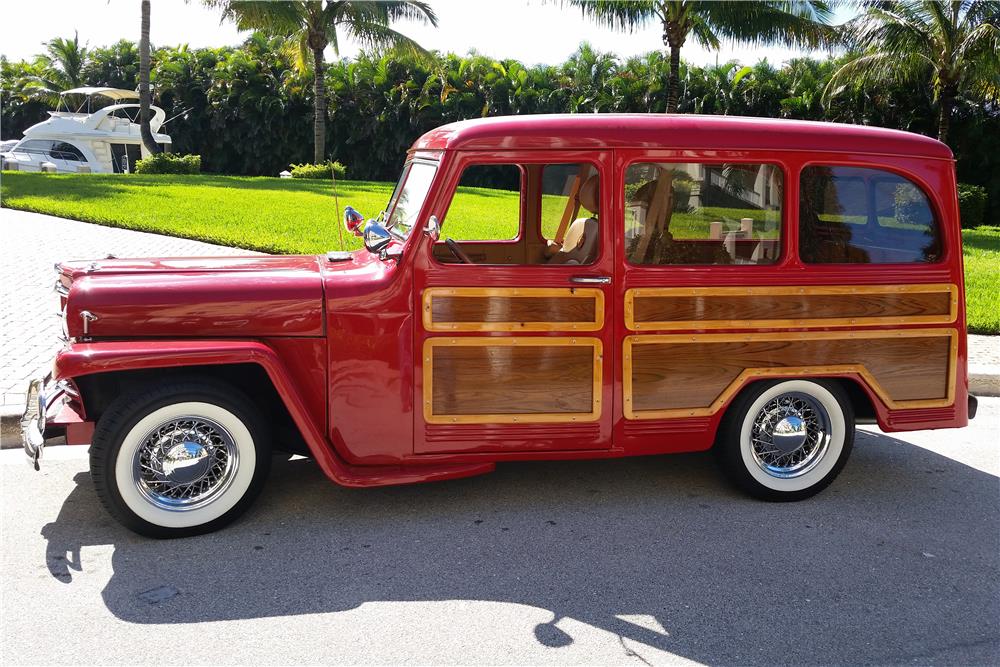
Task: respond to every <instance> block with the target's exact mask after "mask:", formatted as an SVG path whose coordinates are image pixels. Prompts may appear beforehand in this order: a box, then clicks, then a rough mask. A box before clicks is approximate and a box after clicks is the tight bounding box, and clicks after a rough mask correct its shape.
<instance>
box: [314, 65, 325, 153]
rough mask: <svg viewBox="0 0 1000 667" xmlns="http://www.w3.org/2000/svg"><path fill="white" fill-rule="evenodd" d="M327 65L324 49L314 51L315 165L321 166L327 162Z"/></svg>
mask: <svg viewBox="0 0 1000 667" xmlns="http://www.w3.org/2000/svg"><path fill="white" fill-rule="evenodd" d="M325 73H326V63H325V62H324V61H323V49H317V48H314V49H313V76H314V77H315V82H314V84H313V97H314V100H313V105H314V109H313V111H314V115H313V163H314V164H320V163H322V162H324V161H325V160H326V80H325V78H324V75H325Z"/></svg>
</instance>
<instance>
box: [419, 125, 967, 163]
mask: <svg viewBox="0 0 1000 667" xmlns="http://www.w3.org/2000/svg"><path fill="white" fill-rule="evenodd" d="M581 148H586V149H601V148H661V149H713V150H742V149H747V150H753V149H770V150H806V151H818V152H838V153H845V152H857V153H867V154H874V153H880V154H891V155H908V156H920V157H929V158H940V159H947V160H951V159H952V152H951V149H950V148H948V146H946V145H945V144H943V143H941V142H940V141H937V140H936V139H932V138H930V137H925V136H923V135H920V134H913V133H910V132H902V131H900V130H889V129H886V128H882V127H869V126H864V125H845V124H842V123H822V122H816V121H806V120H788V119H775V118H748V117H739V116H702V115H695V114H558V115H525V116H495V117H491V118H477V119H475V120H465V121H460V122H457V123H450V124H448V125H442V126H441V127H438V128H436V129H434V130H431V131H430V132H428V133H426V134H424V135H423V136H422V137H420V138H419V139H417V141H416V142H415V143H414V144H413V147H412V149H411V150H498V149H501V150H502V149H510V150H532V149H550V150H552V149H581Z"/></svg>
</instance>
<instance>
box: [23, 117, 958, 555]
mask: <svg viewBox="0 0 1000 667" xmlns="http://www.w3.org/2000/svg"><path fill="white" fill-rule="evenodd" d="M362 222H363V218H362V216H361V214H359V213H358V212H356V211H354V210H353V209H351V208H348V209H347V211H346V214H345V223H346V224H347V226H348V229H350V230H352V231H355V232H356V233H358V234H363V237H364V243H365V249H364V250H360V251H357V252H351V253H346V252H331V253H329V254H328V255H326V256H319V257H316V256H308V257H280V256H277V257H270V256H255V257H238V258H231V257H226V258H197V259H191V258H184V259H106V260H105V259H102V260H97V261H93V262H66V263H62V264H59V265H58V266H57V271H58V274H59V276H58V281H57V283H56V291H57V292H58V293H59V297H60V307H61V310H62V317H63V320H64V322H65V338H66V343H65V345H64V347H63V348H62V349H61V350H60V351H59V353H58V355H57V357H56V359H55V362H54V366H53V370H52V373H51V375H50V376H49V377H48V378H46V379H45V380H38V381H35V382H33V383H32V387H31V395H30V398H29V404H28V409H27V411H26V414H25V419H24V427H23V430H24V441H25V448H26V450H27V452H28V455H29V457H30V458H31V460H32V462H33V463H34V464H35V465H36V467H37V465H38V459H39V457H40V456H41V453H42V446H43V442H44V438H46V437H49V436H51V435H54V434H57V433H65V435H66V438H67V441H68V442H69V443H71V444H73V443H88V442H89V443H92V444H91V449H90V452H91V454H90V462H91V474H92V477H93V480H94V483H95V486H96V488H97V492H98V495H99V497H100V499H101V501H102V502H103V503H104V505H105V506H106V507H107V509H108V510H109V511H110V512H111V514H113V515H114V516H115V517H116V518H117V519H118V520H119V521H121V522H122V523H123V524H124V525H126V526H127V527H129V528H131V529H132V530H134V531H136V532H139V533H142V534H145V535H150V536H155V537H174V536H182V535H192V534H196V533H203V532H207V531H210V530H213V529H216V528H219V527H221V526H223V525H224V524H226V523H228V522H229V521H231V520H233V519H234V518H235V517H237V516H238V515H239V514H240V513H241V512H243V511H244V510H245V509H246V508H247V506H248V505H249V504H250V503H251V502H252V500H253V498H254V497H255V496H256V495H257V494H258V493H259V492H260V489H261V487H262V485H263V483H264V479H265V477H266V475H267V471H268V468H269V463H270V460H271V451H272V449H283V450H286V451H298V452H301V453H305V454H308V455H309V456H311V457H312V458H313V459H315V461H316V462H317V464H318V465H319V466H320V467H321V468H322V470H323V472H325V473H326V475H327V476H329V477H330V479H331V480H333V481H335V482H337V483H339V484H343V485H346V486H359V487H360V486H377V485H384V484H404V483H411V482H426V481H431V480H446V479H454V478H458V477H466V476H469V475H477V474H481V473H486V472H490V471H491V470H493V468H494V466H495V464H496V463H497V462H498V461H512V460H528V459H579V458H609V457H618V456H634V455H647V454H666V453H672V452H692V451H700V450H707V449H709V448H711V447H713V446H714V447H715V449H716V450H717V452H718V454H719V458H720V460H721V462H722V464H723V468H724V469H725V470H726V471H727V472H728V474H729V476H730V477H731V478H732V479H733V480H734V481H735V482H736V483H737V484H738V485H739V486H741V487H742V488H743V489H745V490H746V491H748V492H749V493H750V494H752V495H754V496H757V497H759V498H764V499H768V500H797V499H801V498H806V497H808V496H811V495H812V494H815V493H817V492H818V491H820V490H821V489H823V488H824V487H825V486H827V485H828V484H829V483H830V482H831V481H832V480H833V479H834V477H836V475H837V474H838V473H839V472H840V470H841V469H842V468H843V466H844V464H845V463H846V461H847V458H848V455H849V453H850V451H851V446H852V443H853V440H854V430H855V424H857V423H876V424H878V426H879V427H880V428H881V429H883V430H885V431H907V430H915V429H932V428H954V427H961V426H965V425H966V424H967V421H968V419H969V418H970V417H971V416H973V415H974V413H975V406H976V403H975V399H974V397H972V396H970V395H969V394H968V387H967V377H966V336H965V303H964V289H963V279H962V278H963V276H962V248H961V237H960V234H959V223H958V206H957V199H956V186H955V171H954V162H953V159H952V154H951V152H950V151H949V149H948V148H947V147H946V146H945V145H943V144H941V143H939V142H937V141H935V140H933V139H929V138H926V137H923V136H917V135H913V134H908V133H904V132H897V131H890V130H884V129H877V128H871V127H856V126H847V125H834V124H828V123H822V124H820V123H810V122H798V121H775V120H769V119H750V118H728V117H702V116H688V115H683V116H676V115H657V116H652V115H648V116H647V115H573V116H524V117H516V118H490V119H482V120H474V121H467V122H461V123H455V124H452V125H446V126H444V127H441V128H438V129H436V130H433V131H431V132H429V133H427V134H425V135H424V136H422V137H421V138H420V139H418V140H417V142H416V143H415V144H414V145H413V147H412V148H411V149H410V151H409V154H408V157H407V160H406V164H405V166H404V167H403V173H402V176H401V177H400V179H399V183H398V185H397V186H396V189H395V191H394V192H393V194H392V197H391V199H390V200H389V202H388V205H387V206H386V208H385V211H383V212H382V213H381V214H380V215H379V216H377V217H376V218H374V219H372V220H370V221H368V222H367V223H366V224H364V226H363V232H362V231H361V230H362Z"/></svg>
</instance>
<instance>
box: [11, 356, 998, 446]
mask: <svg viewBox="0 0 1000 667" xmlns="http://www.w3.org/2000/svg"><path fill="white" fill-rule="evenodd" d="M969 392H971V393H972V394H975V395H976V396H1000V365H995V364H970V365H969ZM23 411H24V406H23V405H3V406H0V449H16V448H18V447H20V446H21V413H22V412H23Z"/></svg>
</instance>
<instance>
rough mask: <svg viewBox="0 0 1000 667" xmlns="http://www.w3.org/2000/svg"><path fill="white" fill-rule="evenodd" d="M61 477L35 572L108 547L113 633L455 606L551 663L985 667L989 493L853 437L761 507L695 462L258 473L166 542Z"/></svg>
mask: <svg viewBox="0 0 1000 667" xmlns="http://www.w3.org/2000/svg"><path fill="white" fill-rule="evenodd" d="M75 481H76V482H77V487H76V488H75V490H74V491H73V492H72V493H71V494H70V496H69V497H68V498H67V499H66V502H65V503H64V505H63V507H62V509H61V512H60V514H59V516H58V519H57V520H56V521H55V522H54V523H52V524H49V525H48V526H46V527H45V528H44V530H43V535H44V536H45V537H46V538H47V540H48V552H47V554H46V560H47V564H48V567H49V570H50V572H51V573H52V576H53V577H55V578H56V579H58V580H59V581H63V582H65V583H66V584H67V585H68V586H72V585H73V576H74V570H75V569H79V568H80V566H81V563H80V557H81V556H80V553H81V547H84V546H87V545H94V544H108V543H109V542H110V543H112V544H113V546H114V554H113V557H112V565H113V569H114V574H113V575H112V577H111V579H110V581H109V583H108V585H107V586H106V588H105V590H104V591H103V597H104V602H105V604H106V605H107V607H108V609H109V610H110V611H111V612H112V613H113V614H114V615H115V616H117V617H118V618H120V619H123V620H125V621H128V622H132V623H194V622H203V621H219V620H231V619H244V618H248V619H249V618H261V617H274V616H284V615H295V614H313V613H323V612H332V611H338V610H347V609H353V608H355V607H357V606H358V605H361V604H362V603H365V602H376V601H439V600H471V601H497V602H510V603H517V604H522V605H530V606H533V607H536V608H541V609H545V610H549V611H550V612H551V613H552V614H553V616H554V619H553V621H552V622H551V623H544V624H540V625H538V626H536V627H535V629H534V635H535V637H534V638H535V640H536V641H538V642H540V643H542V644H544V645H547V646H551V647H558V646H565V645H568V644H571V643H572V642H573V641H574V640H573V637H572V636H571V635H570V634H568V633H567V632H566V631H564V630H563V629H561V628H560V627H558V626H557V623H558V621H559V620H560V619H563V618H568V619H574V620H576V621H581V622H583V623H587V624H589V625H591V626H594V627H597V628H601V629H604V630H607V631H609V632H612V633H615V634H618V635H619V636H620V637H622V638H624V639H627V640H630V641H634V642H640V643H642V644H646V645H648V646H652V647H655V648H658V649H661V650H664V651H669V652H671V653H673V654H675V655H680V656H684V657H686V658H689V659H692V660H697V661H700V662H705V663H741V664H742V663H771V664H775V663H784V664H787V663H813V664H815V663H845V662H846V663H853V662H865V663H882V662H894V663H896V662H903V661H907V662H909V661H917V662H925V661H941V660H943V661H949V660H948V657H947V656H948V655H952V657H954V652H956V651H957V652H958V653H959V654H961V655H962V656H964V657H966V658H969V657H972V658H976V657H977V656H978V659H977V660H973V661H974V662H978V661H980V660H982V661H984V662H991V661H994V660H995V659H996V658H997V656H998V655H1000V650H998V646H1000V643H998V637H997V626H996V619H997V618H998V617H1000V603H998V600H1000V582H998V579H997V576H996V573H997V571H998V566H1000V532H998V529H997V528H998V525H1000V494H998V478H997V477H995V476H993V475H990V474H987V473H984V472H981V471H979V470H976V469H974V468H971V467H968V466H966V465H964V464H961V463H959V462H956V461H954V460H952V459H949V458H946V457H943V456H940V455H938V454H935V453H933V452H930V451H928V450H925V449H922V448H920V447H916V446H913V445H910V444H908V443H906V442H904V441H902V440H899V439H896V438H893V437H889V436H885V435H875V434H871V433H859V438H858V444H857V445H856V448H855V452H854V455H853V457H852V460H851V462H850V463H849V464H848V466H847V468H846V469H845V470H844V472H843V473H842V475H841V476H840V478H839V479H838V480H837V481H836V482H835V483H834V484H833V486H831V487H830V488H829V489H827V490H826V491H825V492H824V493H822V494H820V495H819V496H817V497H815V498H814V499H811V500H808V501H805V502H800V503H778V504H771V503H763V502H758V501H754V500H751V499H748V498H746V497H744V496H743V495H741V494H739V493H737V492H735V491H733V490H731V489H730V488H729V487H728V486H727V485H726V484H725V483H724V482H723V481H722V480H721V479H720V477H719V474H718V472H717V471H716V469H715V466H714V465H713V463H712V460H711V458H710V457H708V456H705V455H685V456H673V457H666V456H665V457H651V458H641V459H622V460H614V461H590V462H582V461H577V462H545V463H541V462H539V463H517V464H506V465H501V466H499V467H498V469H497V471H496V472H495V473H493V474H492V475H487V476H484V477H479V478H472V479H465V480H455V481H451V482H442V483H437V484H426V485H416V486H404V487H391V488H377V489H362V490H357V489H354V490H352V489H345V488H340V487H338V486H336V485H334V484H332V483H330V482H328V481H327V480H326V479H325V478H324V477H323V476H322V474H321V473H320V471H319V470H318V468H317V467H316V466H315V465H314V464H313V463H312V462H311V461H306V460H292V461H286V460H281V459H275V465H274V469H273V472H272V475H271V479H270V482H269V484H268V486H267V487H266V489H265V491H264V494H263V496H262V497H261V499H260V501H259V502H258V503H257V505H256V507H255V509H253V510H251V512H250V514H249V515H248V516H246V517H245V518H244V519H242V520H241V521H239V522H238V523H236V524H235V525H233V526H231V527H229V528H228V529H225V530H223V531H221V532H219V533H215V534H212V535H206V536H202V537H197V538H190V539H184V540H173V541H154V540H147V539H143V538H140V537H137V536H135V535H133V534H131V533H129V532H128V531H126V530H125V529H124V528H121V527H119V526H118V525H117V524H115V523H114V522H112V521H111V520H110V519H109V518H108V517H107V516H106V515H105V514H104V513H103V511H102V510H101V508H100V506H99V504H98V501H97V498H96V496H95V494H94V492H93V490H92V487H91V482H90V478H89V475H88V474H87V473H81V474H79V475H78V476H77V477H76V480H75ZM84 565H85V564H84ZM636 616H644V617H652V618H654V619H655V620H656V623H658V624H659V626H661V627H662V629H663V630H664V631H665V632H660V631H659V628H657V627H656V623H654V624H652V625H650V624H649V623H646V622H640V623H637V622H634V618H635V617H636ZM630 617H631V619H632V620H626V619H628V618H630ZM570 627H571V626H570ZM385 631H386V632H387V633H391V632H392V628H386V630H385ZM949 652H951V653H949Z"/></svg>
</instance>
